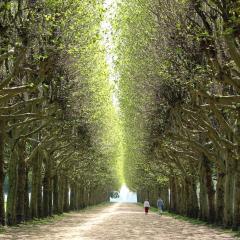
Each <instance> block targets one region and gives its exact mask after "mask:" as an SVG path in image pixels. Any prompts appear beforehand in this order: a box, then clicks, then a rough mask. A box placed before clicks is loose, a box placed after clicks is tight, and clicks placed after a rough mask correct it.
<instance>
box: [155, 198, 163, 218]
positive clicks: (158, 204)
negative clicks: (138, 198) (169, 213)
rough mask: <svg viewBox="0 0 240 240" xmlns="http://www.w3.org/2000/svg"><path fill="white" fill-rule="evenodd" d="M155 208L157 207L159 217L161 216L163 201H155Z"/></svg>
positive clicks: (159, 199)
mask: <svg viewBox="0 0 240 240" xmlns="http://www.w3.org/2000/svg"><path fill="white" fill-rule="evenodd" d="M157 207H158V213H159V215H162V212H163V207H164V203H163V200H162V199H161V198H158V200H157Z"/></svg>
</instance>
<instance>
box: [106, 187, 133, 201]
mask: <svg viewBox="0 0 240 240" xmlns="http://www.w3.org/2000/svg"><path fill="white" fill-rule="evenodd" d="M110 202H118V203H137V193H135V192H131V191H130V190H129V188H128V187H127V186H126V185H125V184H123V185H122V187H121V189H120V193H119V198H115V199H114V198H110Z"/></svg>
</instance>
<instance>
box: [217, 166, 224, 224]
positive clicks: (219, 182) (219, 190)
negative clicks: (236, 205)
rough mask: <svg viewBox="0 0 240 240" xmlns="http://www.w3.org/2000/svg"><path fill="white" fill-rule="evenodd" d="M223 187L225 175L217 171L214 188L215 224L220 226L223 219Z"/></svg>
mask: <svg viewBox="0 0 240 240" xmlns="http://www.w3.org/2000/svg"><path fill="white" fill-rule="evenodd" d="M224 185H225V173H224V172H223V171H220V170H218V176H217V187H216V198H217V199H216V223H217V224H220V225H222V224H223V218H224Z"/></svg>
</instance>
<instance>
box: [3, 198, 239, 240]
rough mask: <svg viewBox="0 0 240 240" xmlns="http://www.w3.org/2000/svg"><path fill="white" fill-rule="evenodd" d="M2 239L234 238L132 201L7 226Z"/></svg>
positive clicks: (220, 239) (183, 239)
mask: <svg viewBox="0 0 240 240" xmlns="http://www.w3.org/2000/svg"><path fill="white" fill-rule="evenodd" d="M0 239H1V240H10V239H12V240H13V239H14V240H43V239H44V240H77V239H87V240H103V239H104V240H116V239H119V240H120V239H121V240H124V239H128V240H133V239H134V240H135V239H136V240H137V239H141V240H149V239H150V240H151V239H154V240H155V239H156V240H163V239H164V240H177V239H182V240H190V239H191V240H199V239H201V240H214V239H217V240H233V239H236V238H234V237H233V236H231V235H230V234H227V233H224V232H223V231H221V230H216V229H212V228H210V227H207V226H201V225H192V224H191V223H188V222H185V221H180V220H177V219H173V218H171V217H166V216H162V217H160V216H159V215H157V214H155V213H149V215H147V216H145V215H144V213H143V209H142V208H141V207H139V206H138V205H135V204H120V203H117V204H112V205H110V206H107V207H96V208H93V209H89V210H86V211H83V212H80V213H69V214H67V215H66V217H65V218H64V219H63V220H60V221H58V222H55V223H52V224H47V225H39V226H32V227H29V226H22V227H20V228H10V229H7V231H6V232H5V233H4V234H0Z"/></svg>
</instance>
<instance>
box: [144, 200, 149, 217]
mask: <svg viewBox="0 0 240 240" xmlns="http://www.w3.org/2000/svg"><path fill="white" fill-rule="evenodd" d="M143 206H144V211H145V215H147V214H148V210H149V208H150V203H149V201H148V200H146V201H145V202H144V204H143Z"/></svg>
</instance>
